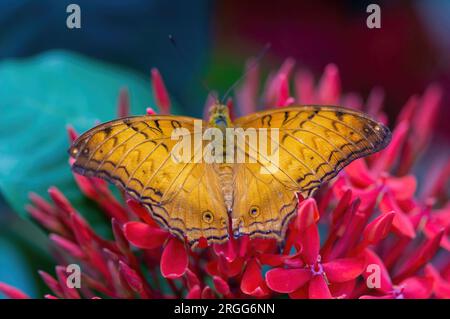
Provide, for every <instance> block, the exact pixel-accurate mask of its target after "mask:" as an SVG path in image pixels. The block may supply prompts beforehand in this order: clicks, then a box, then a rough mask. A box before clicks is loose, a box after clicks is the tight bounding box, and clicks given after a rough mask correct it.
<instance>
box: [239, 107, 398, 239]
mask: <svg viewBox="0 0 450 319" xmlns="http://www.w3.org/2000/svg"><path fill="white" fill-rule="evenodd" d="M234 125H235V126H236V127H241V128H244V129H248V128H256V129H261V128H266V129H268V137H269V138H268V140H267V144H268V145H270V144H271V143H274V145H277V146H276V150H278V156H277V159H278V160H277V161H276V162H275V163H274V162H272V163H270V161H269V156H270V155H276V153H274V154H271V152H270V147H268V149H267V150H266V151H267V152H266V154H263V153H261V152H260V151H261V149H260V148H258V145H260V142H261V136H259V135H258V145H249V144H248V143H247V145H246V149H245V150H242V151H243V152H244V153H245V155H246V162H245V163H241V164H236V165H235V170H236V171H235V194H234V206H233V216H232V221H233V225H232V227H233V231H234V233H235V234H236V235H237V234H249V235H250V236H261V237H275V238H277V239H279V240H280V239H282V238H283V237H284V232H285V230H286V227H287V225H288V222H289V220H290V218H291V217H293V216H294V215H295V212H296V205H297V199H296V197H295V196H294V194H295V193H296V192H298V193H301V194H302V195H303V196H304V197H309V196H311V195H312V194H313V193H314V191H315V190H316V189H317V188H318V187H319V186H320V185H321V184H322V183H324V182H326V181H329V180H330V179H332V178H333V177H335V176H336V175H337V173H338V172H339V171H340V170H341V169H342V168H344V167H345V166H346V165H348V164H349V163H350V162H352V161H353V160H355V159H357V158H360V157H363V156H367V155H370V154H372V153H375V152H377V151H379V150H381V149H383V148H384V147H385V146H386V145H387V144H388V143H389V141H390V132H389V130H388V129H387V128H386V127H385V126H384V125H382V124H380V123H378V122H376V121H374V120H372V119H371V118H369V117H368V116H367V115H365V114H364V113H361V112H357V111H354V110H349V109H346V108H340V107H333V106H297V107H295V106H294V107H288V108H282V109H276V110H268V111H262V112H258V113H254V114H250V115H247V116H244V117H242V118H239V119H238V120H237V121H236V122H235V123H234ZM270 129H278V130H279V131H278V132H276V131H271V130H270ZM277 138H278V139H277ZM274 140H275V141H274ZM276 140H278V141H277V143H275V142H276ZM252 149H253V151H254V150H255V149H256V150H257V152H256V154H257V155H258V156H257V158H255V157H256V156H255V152H253V154H252V152H251V150H252ZM251 160H253V163H249V161H250V162H251Z"/></svg>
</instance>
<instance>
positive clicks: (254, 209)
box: [248, 206, 261, 218]
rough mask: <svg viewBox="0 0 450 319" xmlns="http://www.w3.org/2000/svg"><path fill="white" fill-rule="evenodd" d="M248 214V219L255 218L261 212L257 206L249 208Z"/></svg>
mask: <svg viewBox="0 0 450 319" xmlns="http://www.w3.org/2000/svg"><path fill="white" fill-rule="evenodd" d="M248 214H249V215H250V217H252V218H256V217H258V216H259V215H260V214H261V211H260V209H259V207H258V206H252V207H250V209H249V211H248Z"/></svg>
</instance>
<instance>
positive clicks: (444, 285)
mask: <svg viewBox="0 0 450 319" xmlns="http://www.w3.org/2000/svg"><path fill="white" fill-rule="evenodd" d="M248 65H249V67H248V75H247V77H246V78H245V80H244V82H243V83H242V85H241V86H240V87H239V88H238V89H237V91H236V99H235V100H234V101H232V100H229V102H228V106H229V107H230V108H231V109H232V114H233V113H240V114H239V115H243V114H246V113H250V112H254V111H255V110H256V105H257V103H259V102H257V101H262V105H263V106H264V107H266V108H275V107H285V106H288V105H291V104H294V103H295V104H331V105H345V106H348V107H352V108H355V109H360V110H364V111H365V112H367V113H369V114H370V115H371V116H373V117H375V118H377V119H378V120H380V121H381V122H384V123H386V124H387V122H388V118H387V116H386V115H385V113H384V112H383V110H382V105H383V93H382V91H381V90H380V89H374V90H373V91H372V92H371V93H370V95H369V97H368V99H367V101H366V102H363V100H362V98H361V97H360V96H359V95H357V94H355V93H349V94H342V93H341V87H340V77H339V72H338V69H337V67H336V66H334V65H328V66H327V67H326V68H325V71H324V74H323V75H322V77H321V79H320V81H319V83H318V84H317V85H316V84H315V83H314V80H313V77H312V76H311V74H309V73H308V72H306V71H304V70H300V71H297V72H295V73H294V61H293V60H291V59H288V60H286V61H285V63H284V64H283V65H282V66H281V68H280V69H279V70H278V71H277V72H274V73H271V74H270V75H269V77H268V80H267V82H266V85H265V88H264V90H263V94H262V98H261V97H260V96H259V91H260V90H259V87H258V83H259V67H258V66H256V67H254V64H253V61H249V64H248ZM250 65H252V67H250ZM292 77H294V83H293V85H292V83H290V81H289V80H290V78H292ZM152 80H153V81H152V83H153V90H154V96H155V98H156V104H157V106H158V107H159V110H160V112H161V113H165V114H167V113H170V105H171V102H170V99H169V94H168V93H167V91H166V88H165V85H164V82H163V80H162V77H161V75H160V74H159V72H158V71H157V70H152ZM290 87H293V88H295V94H291V92H290ZM440 98H441V90H440V88H439V87H438V86H436V85H432V86H430V87H429V88H428V89H427V90H426V91H425V93H424V94H423V95H422V96H420V97H419V96H415V97H412V98H411V99H410V100H409V101H407V103H406V105H405V107H404V108H403V111H402V112H401V113H400V115H399V116H398V118H397V120H396V123H395V124H391V125H390V126H391V127H394V132H393V138H392V142H391V144H390V145H389V146H388V147H387V148H386V149H385V150H384V151H382V152H380V153H377V154H375V155H373V156H371V157H370V158H367V159H360V160H357V161H355V162H353V163H352V164H351V165H349V166H348V167H347V168H346V169H345V170H343V171H342V172H341V173H340V174H339V175H338V177H337V178H336V179H335V180H334V181H333V182H332V183H330V184H328V185H324V186H323V187H322V188H321V190H320V191H319V192H318V194H317V195H316V196H315V198H309V199H306V200H304V199H300V203H299V206H298V214H297V216H296V218H295V219H294V220H293V221H292V222H291V224H290V225H289V229H288V231H287V235H286V239H285V241H284V243H283V245H280V244H279V243H277V242H276V241H274V240H271V239H252V240H251V239H249V238H248V237H245V236H244V237H241V238H239V239H233V238H232V239H230V240H229V241H228V242H226V243H224V244H220V245H219V244H214V245H212V246H208V245H207V243H206V241H204V242H200V244H199V247H198V248H196V249H195V250H191V249H189V248H188V246H187V245H186V244H185V243H184V242H182V241H180V240H179V239H178V238H175V237H173V236H172V235H171V234H170V233H169V232H167V231H166V230H164V229H162V228H160V227H159V226H158V224H157V223H156V222H155V221H154V220H153V219H152V217H151V215H150V214H149V212H148V211H147V210H146V209H145V208H144V207H142V206H141V205H140V204H139V203H138V202H136V201H134V200H132V199H129V198H123V200H122V199H119V198H116V197H115V196H114V195H113V193H112V192H111V191H110V189H109V187H108V185H107V184H106V182H104V181H103V180H100V179H97V178H87V177H84V176H81V175H78V174H74V178H75V181H76V182H77V184H78V186H79V188H80V191H81V192H83V194H84V195H85V196H86V197H87V198H89V199H90V200H92V201H93V202H95V203H96V204H97V206H98V208H99V211H101V212H102V213H103V214H105V215H106V217H107V218H108V219H110V221H111V229H112V236H111V238H103V237H101V236H100V235H98V234H97V233H96V231H95V230H94V229H93V228H92V227H91V226H90V225H89V223H88V222H87V221H86V220H85V219H84V218H83V217H82V214H81V212H79V211H78V210H77V209H76V207H73V206H72V205H71V203H70V202H69V201H68V200H67V199H66V197H65V196H64V194H62V193H61V192H60V191H59V190H58V188H56V187H50V189H49V195H50V198H51V201H50V202H49V201H46V200H44V199H43V198H42V197H41V196H39V195H37V194H31V195H30V201H31V203H30V204H29V205H28V206H27V210H28V212H29V213H30V215H31V216H32V217H33V218H34V219H35V220H36V221H37V222H38V223H39V224H41V226H42V227H44V228H45V229H46V230H47V231H48V232H49V237H50V239H51V241H52V242H53V243H54V245H55V247H56V248H57V249H56V252H57V253H56V254H55V258H56V261H57V262H56V263H57V266H56V267H55V272H54V274H49V273H46V272H43V271H41V272H40V275H41V277H42V279H43V280H44V282H45V283H46V285H47V286H48V288H49V290H50V291H51V292H50V293H49V294H48V295H46V296H45V297H46V298H108V297H110V298H174V297H176V298H249V297H255V298H271V297H282V296H285V295H288V296H289V297H291V298H450V258H449V256H450V255H449V250H450V241H449V230H450V203H449V202H448V189H447V188H446V185H447V183H448V180H449V177H450V161H449V159H448V158H447V157H444V155H445V154H444V155H442V156H441V155H440V154H432V155H433V156H432V157H431V159H432V160H430V161H429V163H427V164H429V174H426V180H424V181H423V182H421V183H420V184H423V187H420V191H419V190H418V178H417V175H415V173H414V169H415V165H414V164H415V163H416V160H417V159H418V158H419V157H420V156H421V155H422V154H423V153H424V151H425V150H426V147H427V145H428V143H429V141H430V139H431V137H432V134H433V124H434V121H435V119H436V117H437V114H438V111H439V104H440ZM211 102H212V100H211V97H210V98H209V99H208V101H207V104H206V106H207V107H208V106H209V105H210V104H211ZM233 105H234V106H237V107H236V108H235V110H234V111H233ZM118 109H119V110H118V114H119V116H126V115H128V110H129V104H128V95H127V91H126V90H123V91H121V92H120V96H119V107H118ZM147 113H148V114H154V113H155V111H153V109H148V110H147ZM68 131H69V137H70V140H71V141H74V140H75V138H76V136H77V134H76V133H75V131H74V130H73V129H72V128H69V130H68ZM70 164H72V161H70ZM69 264H77V265H79V266H80V269H81V285H80V287H79V288H77V287H73V286H71V285H68V284H67V283H68V279H69V276H70V274H68V273H67V272H66V266H67V265H69ZM0 291H1V292H3V293H4V294H6V295H7V296H9V297H10V298H27V296H26V295H25V294H24V293H23V292H21V291H19V290H18V289H16V288H14V287H11V286H9V285H7V284H4V283H1V284H0Z"/></svg>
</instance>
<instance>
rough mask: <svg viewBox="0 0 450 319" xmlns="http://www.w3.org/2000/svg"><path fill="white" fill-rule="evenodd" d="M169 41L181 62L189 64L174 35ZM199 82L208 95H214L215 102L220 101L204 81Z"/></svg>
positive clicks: (170, 36) (170, 35)
mask: <svg viewBox="0 0 450 319" xmlns="http://www.w3.org/2000/svg"><path fill="white" fill-rule="evenodd" d="M169 41H170V43H171V44H172V46H173V48H174V49H175V52H176V53H177V55H178V58H179V60H180V61H182V62H183V63H187V61H188V60H187V58H186V56H185V55H184V54H183V52H182V51H181V50H180V48H179V47H178V44H177V42H176V41H175V37H174V36H173V35H172V34H169ZM199 81H200V84H201V85H202V87H203V88H204V89H205V90H206V93H207V94H214V95H215V97H214V98H215V100H216V101H218V100H219V99H218V97H217V95H216V94H215V93H211V92H213V91H212V90H211V89H210V88H209V86H208V85H207V84H206V82H205V81H204V80H203V79H201V80H199Z"/></svg>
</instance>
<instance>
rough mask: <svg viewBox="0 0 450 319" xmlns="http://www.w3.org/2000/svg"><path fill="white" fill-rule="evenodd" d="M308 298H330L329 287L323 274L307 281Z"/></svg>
mask: <svg viewBox="0 0 450 319" xmlns="http://www.w3.org/2000/svg"><path fill="white" fill-rule="evenodd" d="M308 292H309V298H310V299H331V298H333V296H331V292H330V289H329V288H328V285H327V282H326V281H325V279H324V278H323V276H314V277H313V278H312V279H311V280H310V281H309V289H308Z"/></svg>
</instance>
